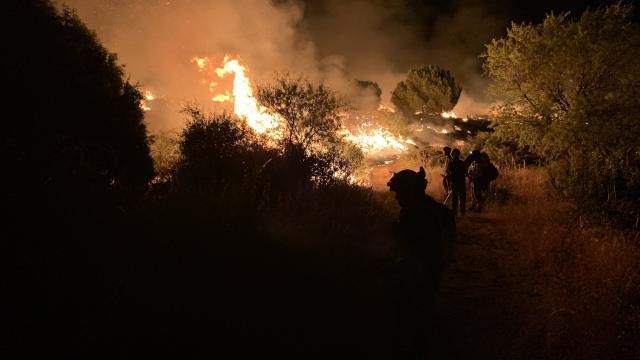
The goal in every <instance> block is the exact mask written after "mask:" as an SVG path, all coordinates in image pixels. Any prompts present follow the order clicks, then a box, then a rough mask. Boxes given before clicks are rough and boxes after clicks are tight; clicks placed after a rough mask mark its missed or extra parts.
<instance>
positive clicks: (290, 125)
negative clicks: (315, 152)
mask: <svg viewBox="0 0 640 360" xmlns="http://www.w3.org/2000/svg"><path fill="white" fill-rule="evenodd" d="M256 98H257V99H258V101H259V102H260V104H262V106H264V107H266V108H267V109H268V111H269V113H271V114H277V115H278V116H280V117H281V118H282V119H283V120H284V121H283V122H282V124H281V127H282V128H281V131H282V132H283V137H282V141H283V142H284V143H285V145H287V146H288V145H299V146H301V147H302V148H304V149H305V150H307V149H310V147H312V146H314V145H318V144H319V143H326V142H332V141H334V139H335V137H336V132H337V131H338V129H340V124H341V123H340V115H339V112H340V110H342V109H343V108H344V107H345V105H346V104H345V103H344V102H343V101H341V100H340V99H338V97H337V96H336V95H335V94H334V93H333V92H331V91H330V90H329V89H327V88H326V87H325V86H324V85H322V84H321V85H318V86H314V85H313V84H312V83H310V82H309V81H306V80H302V79H299V78H298V79H294V78H291V77H289V76H282V77H279V78H278V79H276V82H275V83H274V84H271V85H264V86H261V87H258V91H257V94H256Z"/></svg>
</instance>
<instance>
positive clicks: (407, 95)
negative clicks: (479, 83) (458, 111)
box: [391, 65, 462, 118]
mask: <svg viewBox="0 0 640 360" xmlns="http://www.w3.org/2000/svg"><path fill="white" fill-rule="evenodd" d="M461 92H462V88H461V87H460V85H458V83H457V82H456V80H455V78H454V77H453V75H451V73H450V72H449V71H448V70H445V69H443V68H441V67H439V66H436V65H422V66H419V67H416V68H412V69H411V70H409V72H408V73H407V78H406V79H405V80H403V81H401V82H399V83H398V85H396V88H395V89H394V90H393V93H392V94H391V102H392V103H393V105H395V106H396V108H398V110H400V111H401V112H402V113H403V114H405V116H407V117H410V118H412V117H414V116H415V115H416V114H418V113H419V114H440V113H441V112H443V111H450V110H452V109H453V107H454V106H455V105H456V104H457V103H458V99H459V98H460V93H461Z"/></svg>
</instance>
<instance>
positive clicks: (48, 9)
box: [0, 0, 153, 213]
mask: <svg viewBox="0 0 640 360" xmlns="http://www.w3.org/2000/svg"><path fill="white" fill-rule="evenodd" d="M5 10H7V9H5ZM6 14H7V16H6V18H5V19H4V20H3V21H2V24H1V25H0V27H2V28H1V30H2V32H3V34H5V35H4V42H3V48H4V53H5V56H4V58H3V66H2V68H1V70H0V71H1V74H2V79H3V83H4V86H5V89H7V90H8V91H6V92H5V94H6V95H5V106H4V108H3V110H4V119H5V121H4V123H3V126H4V130H3V132H2V135H0V136H1V139H2V141H1V145H0V146H2V151H1V152H2V156H3V157H4V160H5V161H3V165H4V169H3V172H4V175H3V176H2V189H3V190H2V191H3V192H5V193H7V194H8V196H9V197H10V198H14V197H15V200H16V202H19V203H29V202H30V201H31V200H32V201H34V203H32V205H33V206H41V205H42V204H43V201H44V202H45V204H47V206H53V207H55V209H56V211H57V212H63V211H62V210H64V209H67V210H70V211H74V212H76V213H85V211H84V210H83V209H93V210H96V209H98V208H107V207H109V206H122V205H126V204H128V203H130V201H133V200H135V199H136V198H138V197H140V196H141V195H142V194H143V193H144V192H145V191H146V188H147V184H148V182H149V181H150V180H151V178H152V176H153V164H152V160H151V157H150V155H149V145H148V138H147V132H146V127H145V124H144V123H143V111H142V110H141V108H140V100H141V99H142V96H141V94H140V92H139V91H138V90H137V89H136V87H135V86H134V85H132V84H130V83H129V82H128V81H127V79H126V78H125V74H124V70H123V68H122V67H121V66H120V65H118V63H117V58H116V55H115V54H112V53H110V52H109V51H108V50H107V49H105V48H104V47H103V46H102V45H101V44H100V42H99V40H98V39H97V37H96V36H95V34H94V33H93V32H92V31H90V30H89V29H88V28H87V27H86V26H85V24H84V23H83V22H82V21H81V20H80V19H79V18H78V17H77V16H76V15H75V14H74V13H73V12H72V11H71V10H69V9H67V8H65V9H63V10H62V11H58V10H57V9H56V8H55V7H54V5H53V4H51V3H50V2H49V1H47V0H33V1H23V2H18V1H12V2H11V5H9V6H8V10H7V12H6ZM27 19H28V25H27V24H26V23H25V21H26V20H27ZM7 34H10V35H9V36H7ZM29 199H31V200H29ZM107 204H110V205H108V206H107ZM27 206H28V205H27ZM74 209H75V210H74Z"/></svg>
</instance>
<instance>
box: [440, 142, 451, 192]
mask: <svg viewBox="0 0 640 360" xmlns="http://www.w3.org/2000/svg"><path fill="white" fill-rule="evenodd" d="M442 154H443V161H442V168H443V169H445V172H444V174H442V187H443V188H444V193H445V196H446V198H445V204H446V203H447V199H449V197H450V194H449V192H450V191H451V189H450V186H449V178H448V177H447V172H446V169H447V166H449V162H450V161H451V148H450V147H448V146H445V147H444V148H443V149H442Z"/></svg>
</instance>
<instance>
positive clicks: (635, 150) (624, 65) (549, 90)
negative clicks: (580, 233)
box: [484, 3, 640, 199]
mask: <svg viewBox="0 0 640 360" xmlns="http://www.w3.org/2000/svg"><path fill="white" fill-rule="evenodd" d="M632 12H633V8H632V6H631V5H627V4H623V3H617V4H613V5H610V6H608V7H601V8H597V9H594V10H587V11H585V12H584V13H583V14H582V15H581V16H579V17H575V18H574V17H571V16H570V15H569V14H568V13H563V14H559V15H555V14H551V15H548V16H547V18H546V19H545V20H544V21H543V22H542V23H541V24H513V25H512V26H511V28H510V29H509V30H508V33H507V36H506V37H505V38H502V39H497V40H493V41H492V42H491V43H490V44H488V45H487V50H486V53H485V54H484V57H485V60H486V61H485V64H484V68H485V71H486V73H487V75H489V76H490V77H491V78H492V79H493V80H494V85H493V91H494V92H496V93H497V94H499V95H501V96H502V97H503V98H504V99H506V104H505V105H503V106H502V107H500V108H498V109H497V110H498V116H497V117H496V120H497V121H496V125H495V128H496V133H495V136H498V137H502V138H503V139H504V140H505V141H510V142H515V143H517V144H518V145H519V146H521V147H524V146H526V147H529V148H530V149H533V150H534V151H535V152H536V153H537V154H539V155H540V156H542V157H543V158H544V159H545V160H546V161H547V163H548V165H549V166H550V169H551V174H552V177H553V179H554V182H555V184H556V185H557V186H559V187H560V188H561V189H562V190H564V191H565V192H567V193H569V194H571V195H574V196H577V197H579V198H590V199H601V198H605V197H611V195H612V194H614V195H615V194H622V193H627V194H630V193H632V192H633V191H634V190H633V189H634V188H637V187H638V185H639V184H640V181H639V180H640V178H639V175H640V174H639V173H638V170H635V169H638V166H637V165H638V164H639V163H638V161H639V160H640V140H639V139H638V137H637V134H639V133H640V122H638V121H637V116H638V115H637V114H638V113H639V112H640V100H639V99H640V98H639V96H638V95H640V94H639V92H640V32H639V31H638V27H637V25H635V24H633V23H632V21H631V16H632Z"/></svg>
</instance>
